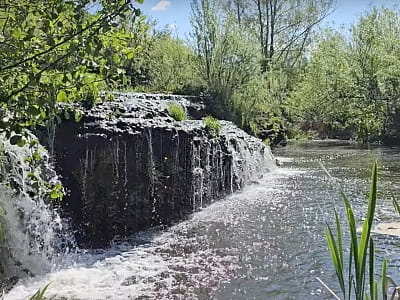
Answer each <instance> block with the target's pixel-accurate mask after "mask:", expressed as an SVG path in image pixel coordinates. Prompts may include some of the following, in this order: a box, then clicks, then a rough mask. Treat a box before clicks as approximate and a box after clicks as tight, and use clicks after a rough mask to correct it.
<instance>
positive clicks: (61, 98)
mask: <svg viewBox="0 0 400 300" xmlns="http://www.w3.org/2000/svg"><path fill="white" fill-rule="evenodd" d="M57 101H58V102H67V101H68V97H67V93H66V92H65V91H60V92H59V93H58V94H57Z"/></svg>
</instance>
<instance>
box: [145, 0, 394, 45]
mask: <svg viewBox="0 0 400 300" xmlns="http://www.w3.org/2000/svg"><path fill="white" fill-rule="evenodd" d="M190 2H191V1H190V0H144V3H143V4H142V5H139V7H140V8H141V9H142V11H143V13H144V14H145V15H146V16H148V17H150V18H151V19H153V20H156V21H157V24H158V28H160V29H162V28H165V27H167V26H169V27H172V28H176V29H175V30H176V32H177V34H178V35H179V36H180V37H182V38H186V37H187V35H188V33H189V31H190ZM396 4H400V1H399V0H374V1H372V0H337V5H336V8H335V10H334V12H333V13H332V14H331V15H330V16H328V18H326V19H325V20H324V22H323V24H322V25H327V24H329V25H334V26H335V27H337V28H339V27H340V25H345V26H348V25H350V24H352V23H354V21H355V20H357V18H358V17H359V16H360V14H362V13H363V12H365V11H366V10H368V9H369V8H370V7H371V6H374V5H375V6H385V7H388V8H392V7H395V6H396Z"/></svg>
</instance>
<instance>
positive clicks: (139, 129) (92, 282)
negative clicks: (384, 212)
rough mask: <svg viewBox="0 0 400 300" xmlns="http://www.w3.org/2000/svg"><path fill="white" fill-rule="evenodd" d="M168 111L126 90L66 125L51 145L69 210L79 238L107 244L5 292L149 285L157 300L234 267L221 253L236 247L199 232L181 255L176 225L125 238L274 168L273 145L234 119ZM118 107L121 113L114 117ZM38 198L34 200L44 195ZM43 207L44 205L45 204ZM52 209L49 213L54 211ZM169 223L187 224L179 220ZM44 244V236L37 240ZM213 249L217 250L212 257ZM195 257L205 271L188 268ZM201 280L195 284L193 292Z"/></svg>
mask: <svg viewBox="0 0 400 300" xmlns="http://www.w3.org/2000/svg"><path fill="white" fill-rule="evenodd" d="M166 111H167V103H166V102H162V101H158V100H152V101H150V102H146V101H141V100H140V101H138V99H133V100H132V101H130V98H129V97H128V99H125V98H124V99H123V101H121V102H115V103H114V102H113V103H107V102H106V103H104V104H102V105H99V106H97V107H95V108H93V110H91V111H90V112H88V113H87V114H86V115H85V116H84V118H83V120H84V121H83V122H81V123H78V124H77V123H73V122H69V123H68V122H65V123H62V124H61V128H59V129H58V130H57V133H56V137H55V148H54V149H55V156H56V157H55V161H56V162H57V166H58V167H59V170H60V172H61V173H60V174H61V175H62V177H63V179H64V180H65V184H66V186H67V187H68V188H69V193H68V195H67V199H66V203H65V210H66V214H67V215H68V216H70V215H71V216H72V223H73V226H74V230H76V239H77V241H78V243H79V245H81V246H82V247H87V248H100V247H101V248H103V249H102V250H99V249H98V250H87V251H86V250H85V251H84V250H82V251H79V250H77V251H76V252H75V253H72V254H70V255H67V256H66V257H65V258H64V259H63V260H62V263H60V264H58V269H57V270H56V271H55V272H51V273H47V274H45V275H41V276H37V277H35V278H34V279H22V280H20V281H19V283H18V284H17V286H16V287H15V288H14V289H13V290H12V291H11V292H10V293H9V294H8V295H7V297H6V299H25V298H26V297H27V296H28V295H30V294H32V292H35V290H37V289H38V288H42V287H43V286H45V285H46V284H47V283H49V282H52V283H54V284H52V286H53V288H51V290H49V296H50V297H52V296H55V297H56V299H58V298H63V297H67V298H71V299H82V300H84V299H128V298H129V297H131V298H135V296H140V295H144V294H146V291H147V290H148V288H149V285H150V286H151V289H152V290H154V291H152V292H151V297H153V298H152V299H162V298H163V295H164V294H168V293H169V289H170V288H182V286H180V287H179V285H182V284H180V283H179V282H181V281H182V282H185V279H184V277H185V276H192V277H193V280H194V281H198V280H203V281H204V282H208V285H209V286H214V287H213V289H214V288H215V287H216V286H218V285H219V282H220V281H223V280H226V278H228V277H229V275H228V274H230V273H231V272H232V268H234V267H232V266H225V264H226V261H225V260H230V259H231V258H232V259H233V260H235V259H236V258H235V257H231V255H234V253H233V254H231V253H224V254H221V253H220V252H219V251H218V250H216V249H213V250H210V249H208V248H204V247H203V246H202V243H201V242H198V241H194V242H195V243H196V245H195V247H194V248H193V249H192V247H191V246H190V245H189V246H188V248H187V249H186V248H185V247H186V246H184V248H182V249H178V250H177V251H178V252H179V253H180V252H182V253H180V254H177V255H178V256H177V257H175V256H176V254H175V251H176V249H175V247H178V248H179V247H180V244H179V239H180V237H179V236H178V237H177V236H176V235H174V234H172V233H171V235H169V233H167V234H166V235H165V234H161V233H160V232H156V233H154V232H153V233H151V234H150V237H147V236H146V235H147V234H145V237H144V238H143V237H142V236H141V235H140V234H139V237H137V236H135V237H134V238H133V239H127V240H124V239H125V238H126V237H127V236H128V237H129V236H130V235H131V234H132V233H134V232H137V231H138V230H143V229H146V228H149V226H158V225H160V224H162V225H168V224H171V222H176V221H178V220H182V218H186V217H187V216H188V214H190V213H191V212H195V211H198V210H199V209H207V208H206V206H208V205H209V204H210V203H211V202H213V201H214V200H216V199H221V198H223V197H224V196H226V195H227V194H229V193H232V192H234V191H237V190H238V189H241V188H243V187H244V186H245V185H246V184H249V183H252V182H255V181H257V180H258V179H260V175H261V174H262V173H264V172H267V171H271V170H273V169H275V167H276V166H275V164H274V161H273V159H272V156H271V155H270V152H269V148H268V147H266V146H265V145H264V144H263V143H262V142H261V141H259V140H257V139H255V138H253V137H250V136H248V135H247V134H246V133H244V132H243V131H241V130H240V129H238V128H237V127H236V126H234V125H232V124H231V123H229V122H223V121H222V122H221V124H222V130H221V134H220V136H218V137H213V136H211V135H210V134H209V133H208V132H207V130H206V129H205V126H204V123H203V121H201V120H186V121H183V122H174V120H173V119H172V118H171V117H169V116H168V115H167V114H166ZM115 114H118V117H117V118H110V115H112V116H114V117H115ZM22 156H24V155H22ZM24 176H25V175H24ZM28 177H29V176H28ZM25 180H26V179H25V177H24V178H23V180H22V182H25ZM28 198H29V197H28ZM42 198H43V197H41V198H40V199H35V200H38V203H44V202H43V199H42ZM31 200H32V199H31ZM41 209H42V208H41ZM43 209H44V210H47V206H46V205H45V204H43ZM24 211H25V209H24ZM44 215H46V214H44ZM52 218H53V216H52V215H51V214H49V216H48V219H49V220H51V219H52ZM40 222H42V221H40ZM51 222H53V221H51ZM58 223H60V222H59V221H58ZM58 223H57V222H56V224H58ZM41 224H42V223H41ZM43 224H46V223H43ZM60 224H61V223H60ZM182 224H186V225H183V226H187V228H186V229H185V228H183V230H187V231H190V230H191V229H190V227H191V224H190V221H189V222H184V223H182ZM25 225H27V224H26V223H25ZM60 226H61V225H60ZM35 227H36V225H35ZM47 227H48V230H50V229H51V228H55V227H51V226H50V224H47ZM28 228H29V226H28ZM173 228H179V230H181V229H182V228H181V227H180V226H179V225H178V226H177V227H173ZM52 230H54V229H52ZM59 230H61V227H60V228H58V229H56V230H55V234H54V235H53V236H52V237H49V238H48V240H53V242H51V243H50V246H52V245H54V244H56V243H54V238H57V234H56V233H57V231H59ZM173 230H174V229H172V231H173ZM160 234H161V236H160V239H158V236H159V235H160ZM31 235H32V233H30V234H28V235H27V236H28V237H30V236H31ZM185 238H186V237H183V239H185ZM177 239H178V240H177ZM46 240H47V239H46ZM121 241H123V242H121ZM110 242H111V244H112V246H111V247H109V246H110ZM149 243H150V244H151V246H150V247H149V248H148V246H147V244H149ZM165 244H167V245H175V246H173V247H171V248H170V247H169V246H168V247H166V246H165ZM39 245H45V243H44V242H41V241H39ZM50 246H49V249H50V250H51V251H50V250H49V252H48V253H47V254H46V251H47V250H46V251H43V252H41V249H43V248H38V249H39V251H38V252H41V253H43V254H41V255H43V256H44V257H45V258H46V259H47V258H48V257H54V256H56V255H55V254H56V253H57V252H56V251H55V250H52V248H51V247H50ZM158 246H160V247H158ZM43 247H44V246H43ZM46 247H47V246H46ZM53 248H54V247H53ZM13 253H14V252H13ZM181 254H182V255H183V256H184V257H185V259H184V260H183V261H182V257H181ZM209 256H212V257H213V258H216V259H215V260H213V261H211V262H208V261H207V259H208V257H209ZM143 257H144V258H145V259H144V260H143V261H141V258H143ZM137 261H138V262H139V263H138V264H136V262H137ZM38 264H39V265H40V266H41V267H42V268H43V271H42V272H32V273H34V275H36V274H41V273H42V274H43V273H46V272H47V271H48V270H50V269H51V266H52V261H51V260H50V261H49V263H47V262H43V263H41V262H39V263H38ZM46 264H48V265H49V266H48V267H46ZM199 266H200V273H201V274H196V271H192V270H191V269H192V268H193V269H194V270H197V268H199ZM186 269H187V270H186ZM209 272H211V274H212V276H209ZM78 273H79V274H78ZM136 274H137V275H136ZM146 274H147V275H148V276H147V275H146ZM181 277H182V278H181ZM70 280H72V281H75V284H77V285H75V284H74V283H71V282H70ZM78 281H79V283H78ZM67 282H68V283H67ZM63 283H67V285H69V287H67V290H65V289H63V288H61V289H60V285H63ZM138 284H139V286H140V287H138V286H137V285H138ZM161 285H162V286H161ZM198 288H199V287H197V286H193V287H191V289H192V291H191V292H190V295H192V294H193V295H195V294H196V293H197V292H196V289H198ZM115 289H116V291H115V292H114V290H115ZM58 290H59V291H60V293H59V292H58ZM57 297H58V298H57ZM189 298H190V297H189ZM177 299H178V298H177Z"/></svg>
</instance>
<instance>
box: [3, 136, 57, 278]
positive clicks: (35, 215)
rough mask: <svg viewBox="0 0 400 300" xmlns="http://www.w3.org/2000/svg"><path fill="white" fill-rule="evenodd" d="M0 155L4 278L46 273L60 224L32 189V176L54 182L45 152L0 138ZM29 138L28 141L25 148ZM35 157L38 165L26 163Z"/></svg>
mask: <svg viewBox="0 0 400 300" xmlns="http://www.w3.org/2000/svg"><path fill="white" fill-rule="evenodd" d="M1 139H2V142H1V145H0V147H1V148H2V149H3V151H2V152H3V155H2V157H1V163H0V174H2V176H3V183H1V184H0V207H1V208H2V209H3V210H4V213H3V214H2V215H1V216H0V223H1V224H2V226H3V227H4V233H5V237H4V241H3V245H4V246H3V248H2V249H1V254H2V255H1V264H2V266H3V268H4V270H3V272H4V274H5V275H6V276H7V277H12V276H18V277H24V276H26V275H37V274H43V273H46V272H48V271H50V270H51V269H52V267H53V265H54V263H55V261H54V260H56V259H57V255H56V254H57V253H58V249H56V246H57V245H58V244H59V241H60V240H59V234H60V232H61V231H62V221H61V219H60V217H59V215H58V214H57V212H55V211H54V209H50V208H49V207H48V205H47V204H46V203H45V201H44V197H45V195H44V194H45V191H44V190H43V189H42V188H41V187H40V186H39V187H37V186H35V182H34V180H33V179H32V177H33V176H36V178H40V176H42V175H44V176H46V177H47V178H46V180H48V181H51V182H53V183H54V182H56V181H57V180H58V179H57V177H56V176H55V173H54V172H53V171H52V169H51V168H50V167H49V166H50V164H49V160H48V155H47V152H46V151H45V150H44V149H43V148H41V147H40V146H39V145H35V146H31V147H29V146H27V145H25V146H24V147H19V146H16V145H11V144H10V143H9V142H8V141H7V140H6V139H5V137H4V136H1ZM32 140H33V137H29V138H28V144H29V142H30V141H32ZM34 152H37V153H36V154H39V155H40V156H41V157H42V160H41V162H38V163H28V162H27V159H28V158H32V157H33V155H34Z"/></svg>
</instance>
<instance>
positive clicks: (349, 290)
mask: <svg viewBox="0 0 400 300" xmlns="http://www.w3.org/2000/svg"><path fill="white" fill-rule="evenodd" d="M377 169H378V168H377V163H376V162H375V163H374V166H373V168H372V174H371V184H370V191H369V197H368V210H367V215H366V217H365V220H364V222H363V226H362V231H361V235H360V237H358V235H357V225H356V221H355V217H354V213H353V209H352V207H351V205H350V201H349V199H348V198H347V197H346V195H345V193H344V192H343V190H342V189H341V188H340V187H339V189H340V196H341V198H342V200H343V203H344V206H345V210H346V221H347V225H348V228H349V235H350V245H349V249H350V253H349V255H348V256H346V258H345V255H344V250H343V231H342V226H341V223H340V220H339V217H338V214H337V213H336V211H335V225H336V236H335V235H334V233H333V231H332V229H331V227H330V226H329V225H327V228H326V230H325V236H326V240H327V243H328V249H329V252H330V255H331V259H332V263H333V266H334V268H335V272H336V277H337V279H338V282H339V286H340V289H341V292H342V294H343V297H344V298H343V299H345V300H350V299H355V300H364V299H368V300H378V299H379V297H378V295H379V292H378V280H377V278H376V276H375V245H374V241H373V238H372V237H371V228H372V223H373V220H374V214H375V208H376V201H377V173H378V171H377ZM324 170H325V171H326V169H325V168H324ZM326 172H327V171H326ZM328 175H329V174H328ZM329 177H331V176H330V175H329ZM345 260H346V261H345ZM386 269H387V262H386V260H384V261H383V264H382V271H381V296H382V297H381V299H383V300H387V282H386ZM367 274H369V276H368V279H367ZM367 283H368V284H369V289H368V290H366V285H367ZM330 292H331V293H333V292H332V291H330ZM334 296H335V297H336V298H337V299H341V298H339V297H338V296H337V295H334Z"/></svg>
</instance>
